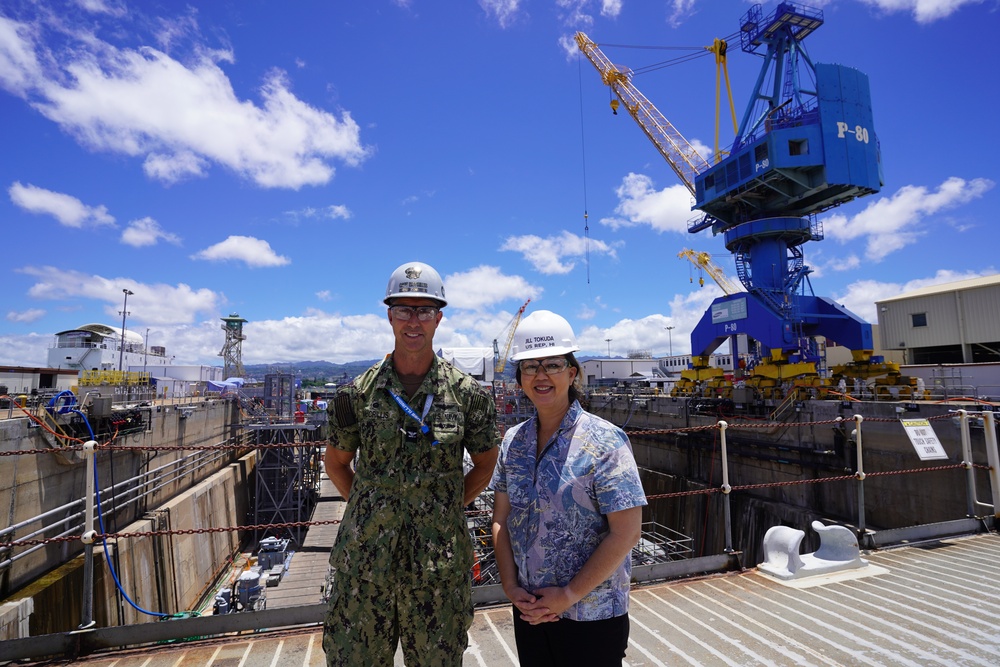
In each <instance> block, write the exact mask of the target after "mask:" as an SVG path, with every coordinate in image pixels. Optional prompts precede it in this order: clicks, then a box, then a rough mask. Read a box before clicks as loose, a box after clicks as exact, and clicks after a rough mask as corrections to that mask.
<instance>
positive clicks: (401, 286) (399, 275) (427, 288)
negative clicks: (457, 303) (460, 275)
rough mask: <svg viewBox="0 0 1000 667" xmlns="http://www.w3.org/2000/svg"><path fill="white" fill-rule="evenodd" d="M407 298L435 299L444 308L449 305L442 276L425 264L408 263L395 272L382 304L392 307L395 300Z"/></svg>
mask: <svg viewBox="0 0 1000 667" xmlns="http://www.w3.org/2000/svg"><path fill="white" fill-rule="evenodd" d="M406 297H411V298H427V299H433V300H434V301H437V302H438V305H440V306H442V307H444V306H447V305H448V302H447V301H446V300H445V298H444V283H443V282H442V281H441V276H440V274H438V272H437V271H435V270H434V268H433V267H431V266H429V265H427V264H424V263H423V262H407V263H406V264H403V265H402V266H400V267H399V268H398V269H396V270H395V271H393V272H392V275H391V276H390V277H389V284H388V285H386V288H385V299H383V300H382V303H384V304H385V305H387V306H390V305H392V300H393V299H402V298H406Z"/></svg>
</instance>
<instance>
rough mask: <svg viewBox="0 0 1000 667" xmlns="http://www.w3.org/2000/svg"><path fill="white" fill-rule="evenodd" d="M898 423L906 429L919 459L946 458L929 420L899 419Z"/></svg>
mask: <svg viewBox="0 0 1000 667" xmlns="http://www.w3.org/2000/svg"><path fill="white" fill-rule="evenodd" d="M899 423H900V424H902V425H903V428H904V429H905V430H906V435H907V436H909V438H910V442H911V443H913V448H914V449H915V450H917V456H919V457H920V460H921V461H933V460H935V459H946V458H948V455H947V454H946V453H945V451H944V447H942V446H941V441H940V440H938V437H937V435H936V434H935V433H934V428H933V427H932V426H931V423H930V421H928V420H926V419H900V420H899Z"/></svg>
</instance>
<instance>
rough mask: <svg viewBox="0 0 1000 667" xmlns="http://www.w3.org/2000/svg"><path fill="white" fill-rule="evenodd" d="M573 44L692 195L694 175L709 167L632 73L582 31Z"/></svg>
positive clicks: (693, 191)
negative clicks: (640, 89)
mask: <svg viewBox="0 0 1000 667" xmlns="http://www.w3.org/2000/svg"><path fill="white" fill-rule="evenodd" d="M576 44H577V46H578V47H579V48H580V51H581V52H582V53H583V55H584V56H586V57H587V60H589V61H590V63H591V64H592V65H593V66H594V67H595V68H596V69H597V71H598V73H600V75H601V80H602V81H604V83H605V84H606V85H607V86H609V87H610V88H611V90H612V91H614V93H615V95H617V96H618V98H619V99H620V100H621V101H622V103H623V104H624V105H625V108H626V109H628V112H629V114H630V115H631V116H632V118H634V119H635V122H636V123H638V124H639V127H640V128H642V131H643V132H645V133H646V136H647V137H649V139H650V141H652V142H653V145H655V146H656V149H657V150H658V151H660V155H662V156H663V157H664V159H666V161H667V164H669V165H670V167H671V169H673V170H674V172H675V173H676V174H677V176H678V177H679V178H680V179H681V182H682V183H683V184H684V185H685V186H687V189H688V190H690V191H691V194H694V193H695V188H694V178H695V176H697V175H698V174H699V173H700V172H702V171H704V170H706V169H708V168H709V164H708V162H707V161H706V160H705V158H703V157H702V156H701V155H700V154H699V153H698V151H696V150H695V148H694V146H692V145H691V144H690V143H689V142H688V140H687V139H685V138H684V137H683V136H682V135H681V133H680V132H678V131H677V129H676V128H675V127H674V126H673V125H672V124H671V123H670V121H669V120H667V118H666V116H664V115H663V114H662V113H660V111H659V110H658V109H657V108H656V107H655V106H653V103H652V102H650V101H649V100H648V99H646V96H645V95H643V94H642V93H641V92H639V89H638V88H636V87H635V86H634V85H633V84H632V70H630V69H628V68H626V67H619V66H617V65H615V64H613V63H612V62H611V61H610V60H609V59H608V57H607V56H606V55H604V52H603V51H601V49H600V47H598V46H597V44H596V43H595V42H593V41H592V40H591V39H590V38H589V37H587V35H586V34H584V33H582V32H578V33H576Z"/></svg>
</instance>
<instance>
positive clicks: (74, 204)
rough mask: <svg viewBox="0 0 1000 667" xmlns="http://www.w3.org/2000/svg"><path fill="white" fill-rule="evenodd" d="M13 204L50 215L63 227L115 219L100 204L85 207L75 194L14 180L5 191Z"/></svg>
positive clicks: (109, 223)
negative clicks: (23, 183) (71, 194)
mask: <svg viewBox="0 0 1000 667" xmlns="http://www.w3.org/2000/svg"><path fill="white" fill-rule="evenodd" d="M7 193H8V194H9V195H10V200H11V201H12V202H13V203H14V205H16V206H18V207H20V208H22V209H24V210H25V211H28V212H29V213H41V214H47V215H51V216H52V217H54V218H55V219H56V220H58V221H59V224H61V225H63V226H65V227H75V228H77V229H79V228H82V227H88V226H89V227H99V226H110V227H114V226H115V219H114V217H113V216H111V215H109V214H108V209H107V208H106V207H104V206H87V205H86V204H84V203H83V202H82V201H80V200H79V199H77V198H76V197H73V196H70V195H67V194H63V193H61V192H53V191H52V190H46V189H45V188H39V187H37V186H34V185H31V184H28V185H22V184H21V183H19V182H17V181H15V182H14V184H13V185H11V186H10V188H9V189H8V190H7Z"/></svg>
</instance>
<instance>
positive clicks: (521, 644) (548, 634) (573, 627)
mask: <svg viewBox="0 0 1000 667" xmlns="http://www.w3.org/2000/svg"><path fill="white" fill-rule="evenodd" d="M513 614H514V641H515V642H516V643H517V657H518V660H520V662H521V667H580V666H581V665H586V666H587V667H621V664H622V659H623V658H624V657H625V649H626V648H627V647H628V614H622V615H621V616H615V617H614V618H606V619H602V620H600V621H570V620H567V619H565V618H561V619H559V620H558V621H555V622H554V623H539V624H538V625H531V624H530V623H528V622H527V621H522V620H521V612H520V611H518V609H517V607H514V608H513Z"/></svg>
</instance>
